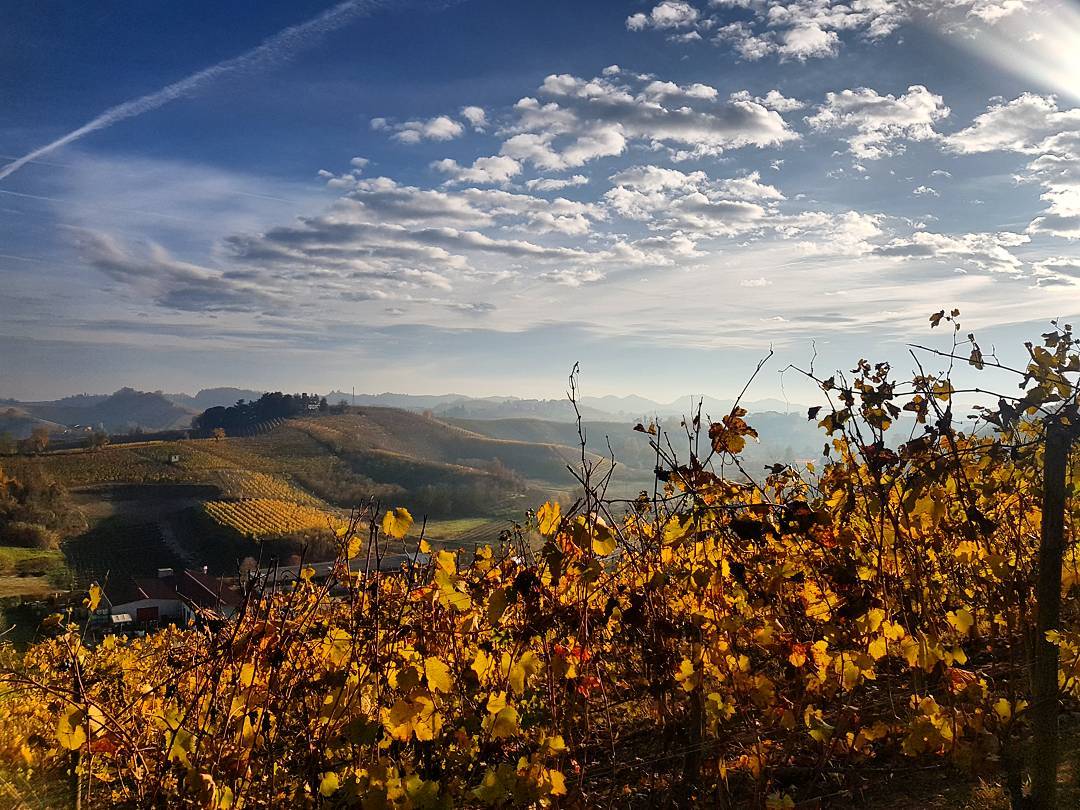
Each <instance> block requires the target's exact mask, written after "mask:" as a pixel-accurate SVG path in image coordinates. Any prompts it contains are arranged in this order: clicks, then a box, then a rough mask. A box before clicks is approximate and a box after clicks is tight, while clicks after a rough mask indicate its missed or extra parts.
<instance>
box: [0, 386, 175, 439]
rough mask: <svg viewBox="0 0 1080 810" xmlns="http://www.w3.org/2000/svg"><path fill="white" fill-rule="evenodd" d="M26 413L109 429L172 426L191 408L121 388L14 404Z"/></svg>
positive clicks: (150, 428)
mask: <svg viewBox="0 0 1080 810" xmlns="http://www.w3.org/2000/svg"><path fill="white" fill-rule="evenodd" d="M16 407H18V408H20V409H21V410H23V411H25V412H26V413H27V414H29V415H30V416H33V417H35V418H37V419H43V420H46V421H49V422H54V423H57V424H59V425H64V426H67V427H73V426H75V425H82V426H89V427H93V428H104V430H105V431H107V432H109V433H125V432H128V431H130V430H132V429H134V428H139V429H142V430H148V431H149V430H175V429H181V428H185V427H187V426H188V425H190V424H191V418H192V416H194V415H195V412H194V410H192V409H191V408H185V407H182V406H180V405H177V404H175V403H174V402H170V401H169V400H168V399H166V397H165V396H164V395H162V394H160V393H148V392H145V391H136V390H135V389H133V388H121V389H120V390H119V391H117V392H116V393H114V394H111V395H109V396H104V397H101V396H78V397H66V398H64V399H60V400H56V401H53V402H22V403H18V405H17V406H16Z"/></svg>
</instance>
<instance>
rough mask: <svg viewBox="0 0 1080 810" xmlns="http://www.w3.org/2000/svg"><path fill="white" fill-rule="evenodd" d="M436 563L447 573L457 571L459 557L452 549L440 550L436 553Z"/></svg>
mask: <svg viewBox="0 0 1080 810" xmlns="http://www.w3.org/2000/svg"><path fill="white" fill-rule="evenodd" d="M435 564H436V565H437V566H439V569H440V570H441V571H444V572H445V573H447V574H451V575H452V574H456V573H457V557H455V556H454V553H453V552H451V551H440V552H438V553H437V554H436V555H435Z"/></svg>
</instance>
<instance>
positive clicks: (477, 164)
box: [431, 155, 521, 185]
mask: <svg viewBox="0 0 1080 810" xmlns="http://www.w3.org/2000/svg"><path fill="white" fill-rule="evenodd" d="M431 167H432V168H433V169H435V170H436V171H439V172H442V173H443V174H447V175H450V179H449V180H447V181H446V182H447V183H449V184H459V183H476V184H479V185H502V184H505V183H508V182H509V181H510V178H512V177H514V176H515V175H518V174H520V173H521V164H520V163H518V162H517V161H516V160H514V159H513V158H509V157H506V156H505V155H492V156H490V157H479V158H477V159H476V160H474V161H473V163H472V166H468V167H465V166H460V165H458V162H457V161H456V160H451V159H450V158H444V159H443V160H437V161H435V162H434V163H432V164H431Z"/></svg>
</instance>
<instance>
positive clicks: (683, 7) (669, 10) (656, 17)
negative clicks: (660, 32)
mask: <svg viewBox="0 0 1080 810" xmlns="http://www.w3.org/2000/svg"><path fill="white" fill-rule="evenodd" d="M697 20H698V10H697V9H696V8H694V6H692V5H690V4H689V3H684V2H682V0H664V2H662V3H660V4H659V5H657V6H654V7H653V10H652V11H650V12H649V13H648V14H642V13H638V14H633V15H631V16H629V17H627V18H626V27H627V28H629V29H630V30H631V31H642V30H644V29H646V28H659V29H671V28H687V27H689V26H691V25H693V24H694V23H696V22H697Z"/></svg>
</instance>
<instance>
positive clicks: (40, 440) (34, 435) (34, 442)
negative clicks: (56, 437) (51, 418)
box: [30, 425, 49, 453]
mask: <svg viewBox="0 0 1080 810" xmlns="http://www.w3.org/2000/svg"><path fill="white" fill-rule="evenodd" d="M48 446H49V429H48V428H47V427H45V426H44V425H38V426H37V427H35V428H34V429H33V430H32V431H31V432H30V450H31V451H32V452H34V453H44V452H45V450H46V449H47V448H48Z"/></svg>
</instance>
